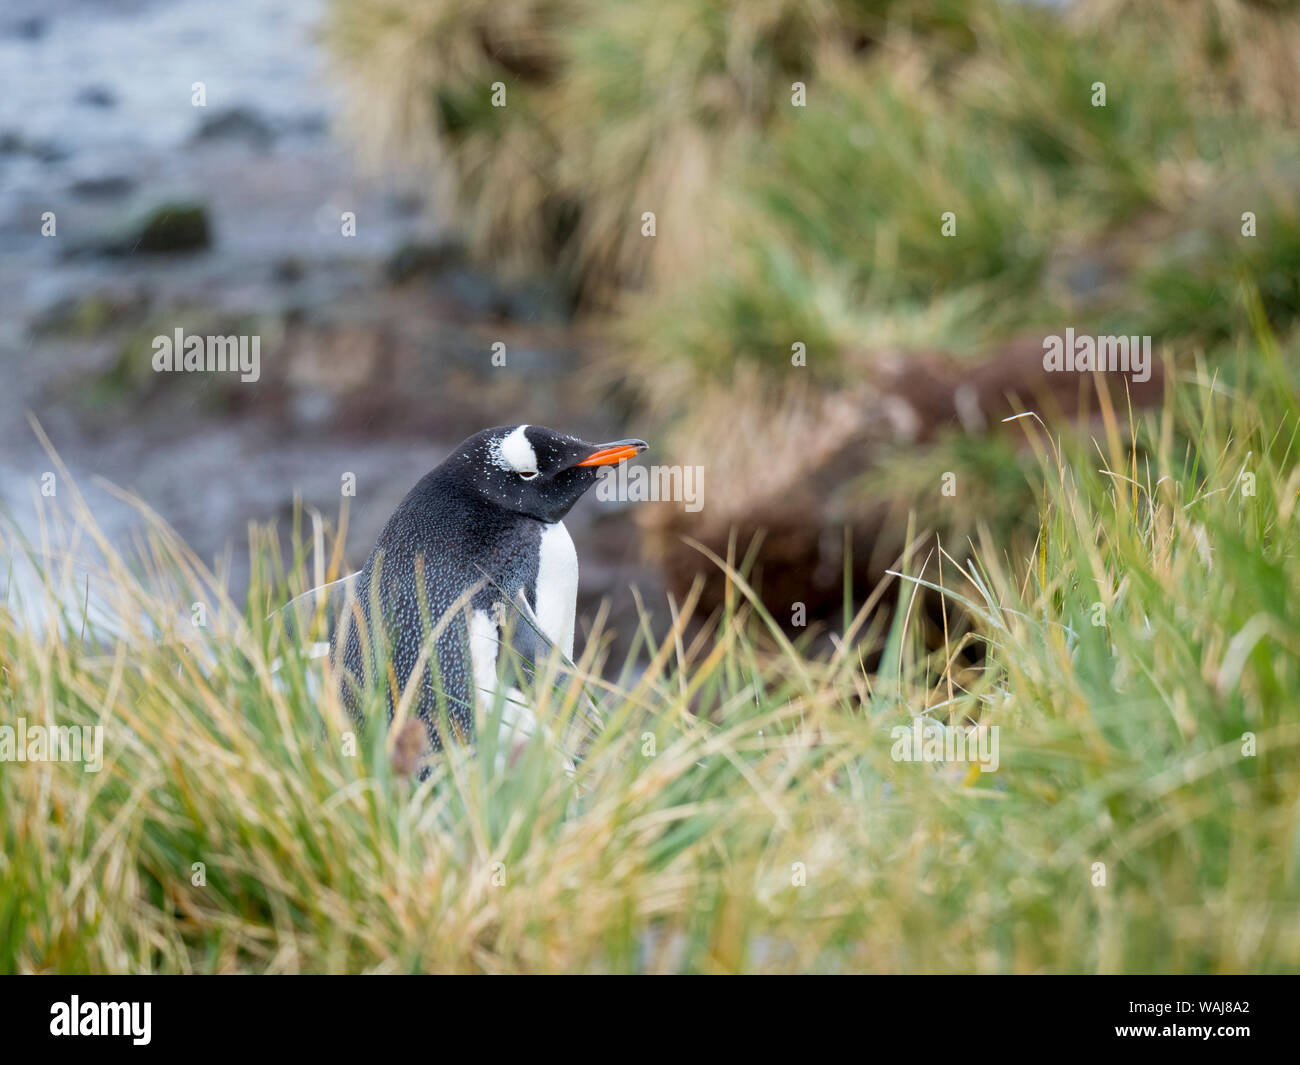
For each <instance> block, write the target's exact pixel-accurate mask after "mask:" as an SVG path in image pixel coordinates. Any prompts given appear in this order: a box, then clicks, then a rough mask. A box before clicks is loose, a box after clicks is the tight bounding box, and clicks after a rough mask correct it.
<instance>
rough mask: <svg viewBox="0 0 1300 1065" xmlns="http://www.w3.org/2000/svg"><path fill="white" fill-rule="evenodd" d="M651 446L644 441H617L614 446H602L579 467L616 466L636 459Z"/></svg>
mask: <svg viewBox="0 0 1300 1065" xmlns="http://www.w3.org/2000/svg"><path fill="white" fill-rule="evenodd" d="M649 446H650V445H649V444H647V443H646V442H645V441H644V440H615V441H614V442H613V443H612V444H601V445H600V447H598V448H597V449H596V450H595V451H593V452H592V453H591V454H590V455H588V456H587V457H586V458H585V459H583V460H582V461H581V462H579V463H578V465H579V466H616V465H617V464H618V463H620V462H626V461H627V460H628V459H631V458H636V456H637V455H639V454H641V452H643V451H644V450H645V449H646V448H648V447H649Z"/></svg>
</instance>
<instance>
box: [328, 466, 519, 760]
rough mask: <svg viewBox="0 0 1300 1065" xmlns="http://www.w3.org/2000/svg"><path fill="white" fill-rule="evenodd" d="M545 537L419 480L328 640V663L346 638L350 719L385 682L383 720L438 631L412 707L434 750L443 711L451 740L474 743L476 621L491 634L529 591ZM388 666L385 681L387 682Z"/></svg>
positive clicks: (481, 633) (433, 479)
mask: <svg viewBox="0 0 1300 1065" xmlns="http://www.w3.org/2000/svg"><path fill="white" fill-rule="evenodd" d="M543 530H544V525H543V523H542V522H539V521H537V520H536V519H533V518H529V517H526V516H524V515H515V514H508V513H506V512H504V511H502V510H501V509H499V508H494V507H490V506H488V505H486V504H484V503H483V502H482V501H481V500H478V499H476V498H475V497H474V496H473V495H472V494H470V493H464V492H458V491H456V490H455V486H454V485H447V484H445V483H443V481H442V479H441V478H440V477H439V471H438V470H434V471H433V472H432V473H430V474H428V475H427V476H426V477H425V478H424V479H423V480H421V481H420V483H419V484H417V485H416V486H415V488H413V489H412V490H411V492H410V493H409V494H408V495H407V497H406V498H405V499H404V500H403V501H402V503H401V504H400V505H399V506H398V508H397V509H396V510H395V511H394V512H393V515H392V517H390V518H389V519H388V522H387V524H385V526H384V529H383V531H382V532H381V533H380V535H379V539H378V541H377V542H376V544H375V548H374V550H373V551H372V552H371V554H370V557H369V559H367V560H366V564H365V566H364V567H363V568H362V571H361V573H360V575H359V577H358V578H357V582H356V585H355V598H354V608H353V610H352V611H351V617H350V618H345V619H344V621H343V624H342V625H341V626H340V627H339V628H338V629H336V630H335V633H334V639H333V644H334V647H333V650H334V653H335V655H336V661H338V656H337V651H338V647H337V645H338V641H339V636H340V633H341V632H345V633H346V636H345V638H344V640H343V653H342V658H341V664H342V666H343V670H344V672H343V676H342V685H343V698H344V702H345V705H347V706H348V708H349V709H350V710H351V711H352V712H353V714H354V715H356V716H358V717H360V716H361V714H362V710H363V699H362V696H361V693H362V692H363V691H365V690H366V689H367V688H368V687H369V686H370V685H372V684H374V683H376V682H377V683H380V684H382V683H383V682H384V680H385V679H387V681H388V687H389V691H388V699H387V704H388V714H389V717H390V718H391V716H392V714H393V712H394V710H395V706H396V699H397V698H399V697H400V694H401V692H402V691H404V690H405V688H406V686H407V684H408V683H409V682H410V679H411V676H412V674H413V673H414V672H415V670H416V666H417V664H418V660H419V657H420V649H421V647H422V646H423V644H424V641H425V634H426V633H427V632H432V631H434V630H435V629H437V627H438V626H439V625H440V624H441V625H442V630H441V633H440V635H439V636H438V638H437V640H436V641H435V643H434V645H433V651H432V654H431V655H430V656H429V658H428V659H427V660H426V663H425V666H424V667H423V669H422V670H421V677H420V680H419V684H420V687H419V689H418V691H417V693H416V699H415V704H414V705H415V710H416V713H417V714H418V715H419V716H420V717H421V718H423V719H424V721H425V722H426V724H427V725H428V727H429V733H430V740H431V742H432V744H433V746H434V749H435V750H436V749H440V748H441V746H442V737H441V734H440V733H439V731H438V725H437V723H438V720H439V718H440V716H441V715H442V714H445V715H446V718H447V721H448V723H449V725H450V727H451V729H452V730H453V731H454V732H455V733H457V735H458V736H460V737H461V738H464V739H469V738H470V737H472V735H473V727H474V726H473V722H474V707H475V698H476V694H475V692H476V688H477V687H478V686H480V685H481V684H482V683H483V681H484V680H485V679H486V672H485V666H484V664H483V653H484V650H485V647H486V645H485V642H484V638H485V636H486V631H485V624H486V623H485V622H484V620H483V618H484V616H486V617H487V618H489V619H491V621H492V626H493V628H494V629H495V628H497V627H498V626H499V625H500V624H501V623H502V622H503V620H504V619H503V618H502V617H501V604H509V603H511V602H512V601H513V600H514V598H515V597H516V596H517V595H518V594H519V593H520V592H521V591H525V590H527V589H530V588H533V587H534V586H535V585H536V583H537V575H538V566H539V561H540V558H541V544H542V538H543ZM530 598H531V597H530ZM534 606H535V604H534ZM449 612H451V613H449ZM363 629H364V631H363ZM476 650H477V652H478V653H477V658H478V671H479V673H480V674H481V675H480V676H479V677H478V678H477V679H476V678H475V665H476V656H475V651H476ZM389 666H391V670H392V674H391V676H389V677H387V678H385V677H384V676H383V674H384V673H387V672H388V667H389ZM492 668H493V670H495V656H494V657H493V658H492ZM394 683H395V684H396V692H394V690H393V684H394Z"/></svg>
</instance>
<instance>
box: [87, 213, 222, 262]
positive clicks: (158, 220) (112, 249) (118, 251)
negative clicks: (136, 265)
mask: <svg viewBox="0 0 1300 1065" xmlns="http://www.w3.org/2000/svg"><path fill="white" fill-rule="evenodd" d="M211 243H212V231H211V227H210V225H209V223H208V210H207V208H206V207H205V206H204V205H203V204H201V203H197V202H193V201H189V200H171V201H166V202H163V203H159V204H155V205H154V206H152V207H149V208H147V209H145V210H143V211H141V212H139V213H137V214H133V215H129V216H127V217H126V218H125V220H124V221H122V222H121V223H120V224H118V225H116V226H113V227H111V228H110V229H109V230H108V231H106V232H105V233H103V234H101V235H99V236H96V237H92V238H91V239H90V240H89V241H87V242H86V243H84V244H82V245H78V246H74V247H73V248H71V249H70V253H71V254H77V253H81V254H86V253H89V254H97V255H109V256H118V255H174V254H178V253H186V252H197V251H202V250H204V249H205V248H207V247H209V246H210V245H211Z"/></svg>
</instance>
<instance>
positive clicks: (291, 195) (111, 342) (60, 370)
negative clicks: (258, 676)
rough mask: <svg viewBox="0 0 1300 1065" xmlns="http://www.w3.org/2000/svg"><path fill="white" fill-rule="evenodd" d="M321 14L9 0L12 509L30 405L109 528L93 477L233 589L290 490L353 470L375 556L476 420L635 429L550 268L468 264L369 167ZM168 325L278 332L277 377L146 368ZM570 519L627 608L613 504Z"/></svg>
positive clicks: (259, 3)
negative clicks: (530, 278) (348, 223)
mask: <svg viewBox="0 0 1300 1065" xmlns="http://www.w3.org/2000/svg"><path fill="white" fill-rule="evenodd" d="M320 15H321V5H320V3H319V2H317V0H232V2H230V3H223V4H219V5H218V4H211V3H206V2H204V0H114V2H110V3H91V2H83V0H53V2H50V0H39V2H35V0H17V2H16V3H12V4H8V5H6V8H5V11H4V14H3V15H2V16H0V68H2V69H3V70H4V71H5V85H6V91H5V93H4V94H0V291H3V293H4V297H3V320H2V323H0V375H3V380H4V387H3V388H2V389H0V441H2V442H3V443H2V445H0V500H3V505H4V506H5V507H6V508H8V509H9V510H10V511H11V512H13V513H14V514H15V515H16V516H17V517H18V519H19V524H20V525H22V526H23V527H25V528H26V529H28V530H29V531H31V530H32V529H34V504H33V495H34V493H35V492H36V491H37V484H38V481H39V478H40V475H41V474H42V472H44V471H45V470H47V469H49V468H50V467H51V463H50V461H49V459H48V458H47V457H46V456H45V454H44V452H43V450H42V449H41V447H40V445H39V443H38V441H37V439H36V436H35V434H34V433H33V431H32V429H31V427H30V425H29V423H28V415H29V413H30V414H31V415H33V416H34V417H35V418H36V419H38V420H39V422H40V424H41V425H42V427H43V428H44V429H45V431H46V432H47V433H48V434H49V436H50V439H51V441H52V443H53V445H54V447H55V448H56V449H57V451H58V454H59V456H60V458H61V459H62V460H63V461H64V462H65V463H67V465H68V467H69V469H70V471H71V473H72V474H73V476H74V478H75V479H76V481H77V483H78V486H79V487H80V488H81V490H82V491H83V492H85V493H86V494H87V495H88V497H89V498H90V500H91V502H92V504H93V506H94V509H95V512H96V515H97V517H98V519H99V520H100V522H101V524H102V525H103V527H104V528H105V530H106V531H107V532H108V533H109V535H110V536H111V537H112V538H113V539H114V540H115V541H117V542H119V543H122V544H125V543H126V541H127V540H128V538H129V535H130V532H131V530H132V529H133V528H135V527H136V526H137V525H138V520H137V517H136V515H134V514H133V513H132V512H131V510H130V509H129V508H128V507H126V506H124V505H123V504H121V503H119V502H117V501H116V500H114V499H113V498H112V497H111V496H110V495H108V494H107V493H106V492H104V491H103V490H101V489H100V488H98V487H97V486H96V485H95V484H94V482H93V478H96V477H100V478H104V479H105V480H107V481H108V482H111V483H112V484H115V485H118V486H120V487H122V488H126V489H129V490H131V491H133V492H135V493H137V494H138V495H139V496H140V497H141V498H142V499H143V500H144V501H145V502H146V503H147V504H148V505H149V506H150V507H152V508H154V509H155V510H156V511H157V512H158V513H159V514H160V515H161V516H162V517H163V518H164V519H165V520H166V521H168V522H169V523H170V524H171V525H173V526H174V527H175V528H176V529H177V531H178V532H179V533H180V534H181V536H183V537H184V538H185V540H186V541H187V542H188V543H189V544H190V545H191V546H192V547H193V548H194V549H195V551H196V552H197V553H198V554H199V555H200V556H201V557H203V558H204V559H205V560H208V561H212V560H213V559H217V558H222V559H223V560H224V561H223V565H224V566H225V568H226V570H227V572H229V574H230V578H231V583H232V587H233V589H234V591H235V592H236V594H238V593H239V591H240V589H241V587H242V585H243V584H244V582H245V581H246V580H247V558H246V528H247V524H248V523H249V522H267V521H272V520H278V521H279V525H280V528H281V529H282V530H285V531H286V532H287V529H288V526H289V520H288V519H289V518H290V516H291V514H292V509H293V505H294V500H295V497H298V498H301V500H302V501H303V503H305V504H307V505H309V506H313V507H316V508H318V509H319V510H320V511H321V512H322V513H323V515H324V516H325V517H326V519H327V520H332V519H333V518H334V516H335V515H336V514H337V512H338V508H339V505H340V502H341V495H340V486H341V482H342V476H343V474H344V473H353V474H355V475H356V483H357V495H356V498H355V499H353V500H351V501H350V511H351V513H350V532H349V559H350V561H351V562H352V563H354V564H359V563H360V562H361V561H362V560H364V557H365V555H366V553H367V552H368V550H369V547H370V545H371V544H372V543H373V541H374V538H375V536H376V535H377V533H378V531H379V528H380V526H381V524H382V522H383V521H384V519H385V518H386V517H387V515H388V514H389V513H390V512H391V510H392V509H393V507H394V506H395V505H396V503H397V502H398V501H399V500H400V498H401V497H402V495H404V494H405V492H406V491H407V490H408V489H409V488H410V486H411V485H412V484H413V483H414V482H415V481H416V480H418V478H419V477H420V476H422V475H423V474H424V473H425V472H426V471H427V470H428V469H429V468H430V467H432V466H433V465H435V464H436V463H437V462H438V461H440V459H441V458H442V457H443V455H444V454H445V452H446V450H447V449H448V448H449V447H450V446H451V445H454V444H455V443H456V442H457V441H459V440H460V439H462V438H463V437H464V436H466V435H468V434H469V433H471V432H474V431H476V430H477V429H480V428H483V427H485V426H488V425H495V424H503V423H513V422H519V421H528V422H534V423H542V424H550V425H554V426H555V427H557V428H561V429H564V430H568V431H572V432H576V433H580V434H583V435H587V436H590V437H592V438H597V439H604V438H608V437H609V436H610V435H611V434H612V435H613V436H626V435H630V434H632V433H633V432H634V431H636V430H637V427H636V426H634V425H628V424H625V423H624V421H623V420H622V418H623V417H624V415H625V412H624V411H623V410H621V409H619V407H618V404H617V401H616V397H614V396H611V395H610V394H608V392H605V393H602V391H601V390H600V389H599V388H594V387H588V386H587V385H586V377H587V375H586V373H585V368H586V365H587V361H586V359H587V356H586V354H585V345H584V343H583V341H582V338H581V337H579V336H578V335H577V334H575V333H574V331H573V330H572V329H570V328H569V327H568V326H567V325H566V324H565V322H566V315H565V313H564V308H563V307H561V306H559V305H558V304H557V301H556V300H555V299H554V298H553V297H552V296H551V294H550V293H548V291H547V289H546V286H545V283H544V281H542V282H530V283H519V284H515V285H505V284H502V283H500V282H498V281H497V280H495V279H494V278H493V277H492V276H490V274H488V273H487V272H486V271H484V270H481V269H476V268H474V267H472V266H470V265H469V264H468V263H467V262H466V261H465V259H464V257H463V256H462V255H461V253H460V252H459V251H458V249H457V247H456V245H455V244H454V243H453V241H452V240H451V239H450V238H449V236H448V235H447V234H446V233H445V232H444V231H443V227H442V226H441V225H440V223H439V222H438V220H437V219H436V218H433V217H431V213H430V212H429V211H428V210H427V209H426V207H427V205H426V204H425V202H424V196H423V195H422V190H420V189H419V188H416V187H411V186H406V187H403V186H402V185H401V184H400V183H399V182H397V181H395V180H393V179H390V178H387V177H385V176H384V175H382V174H373V173H363V172H362V171H361V170H360V169H359V168H358V167H357V165H356V163H355V161H354V159H353V157H352V154H351V151H350V149H349V148H348V146H347V145H346V143H345V142H343V141H342V140H341V139H339V138H337V137H336V136H334V134H333V132H332V126H333V124H334V120H335V115H336V112H337V109H338V105H339V100H338V95H337V92H336V89H335V87H334V85H333V84H332V82H331V79H330V78H329V76H328V73H327V71H326V70H325V69H324V66H323V62H322V58H321V53H320V48H319V46H318V43H317V39H316V33H315V27H316V25H317V23H318V20H319V17H320ZM195 82H203V83H204V88H205V90H206V106H203V107H197V106H194V105H193V104H192V103H191V94H192V86H193V84H194V83H195ZM47 212H51V213H52V214H53V216H54V219H55V225H56V230H55V234H54V236H52V237H50V236H43V235H42V233H41V228H42V221H43V218H44V216H46V213H47ZM344 212H352V213H353V214H354V215H355V217H356V228H355V236H344V235H343V234H342V224H341V218H342V215H343V213H344ZM177 328H181V329H183V330H184V331H185V333H186V334H189V335H194V334H200V335H207V334H217V335H226V334H234V333H239V334H245V335H256V336H259V337H260V338H261V375H260V378H259V380H257V381H256V382H250V383H241V382H239V381H238V379H237V378H236V377H234V376H233V375H232V376H231V377H229V378H223V377H220V376H212V375H197V374H196V375H179V374H178V375H158V374H155V373H154V372H153V371H152V367H151V357H152V339H153V337H155V336H157V335H166V336H170V335H172V334H173V332H174V330H175V329H177ZM496 342H502V343H504V344H505V345H506V366H505V367H496V366H493V365H492V362H491V353H492V345H493V344H494V343H496ZM570 525H571V527H572V528H573V532H574V536H575V539H576V540H577V541H578V546H579V552H580V555H581V558H582V560H583V575H582V591H583V596H584V608H585V609H594V606H595V605H596V604H597V603H598V602H599V600H600V599H601V598H602V597H603V596H605V595H607V594H612V595H615V597H616V599H617V601H618V602H619V603H621V604H622V606H621V608H620V609H622V610H624V611H626V610H627V609H629V608H630V604H631V599H630V596H629V594H628V592H627V585H628V584H629V582H635V583H638V584H640V585H641V587H643V588H649V589H650V590H653V588H654V585H655V581H656V578H655V574H654V572H653V570H651V569H648V568H646V567H645V566H643V565H640V564H639V563H638V562H637V558H638V557H639V553H638V551H637V549H636V542H635V531H634V530H633V529H632V526H631V523H630V522H629V521H628V520H627V515H626V513H625V512H624V511H621V510H620V509H619V508H618V505H617V504H608V503H606V504H600V505H597V504H596V503H595V501H593V500H588V501H584V503H583V504H582V506H581V507H580V508H579V509H578V511H577V512H575V515H574V518H573V519H572V520H571V522H570ZM652 598H654V597H653V596H652Z"/></svg>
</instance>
